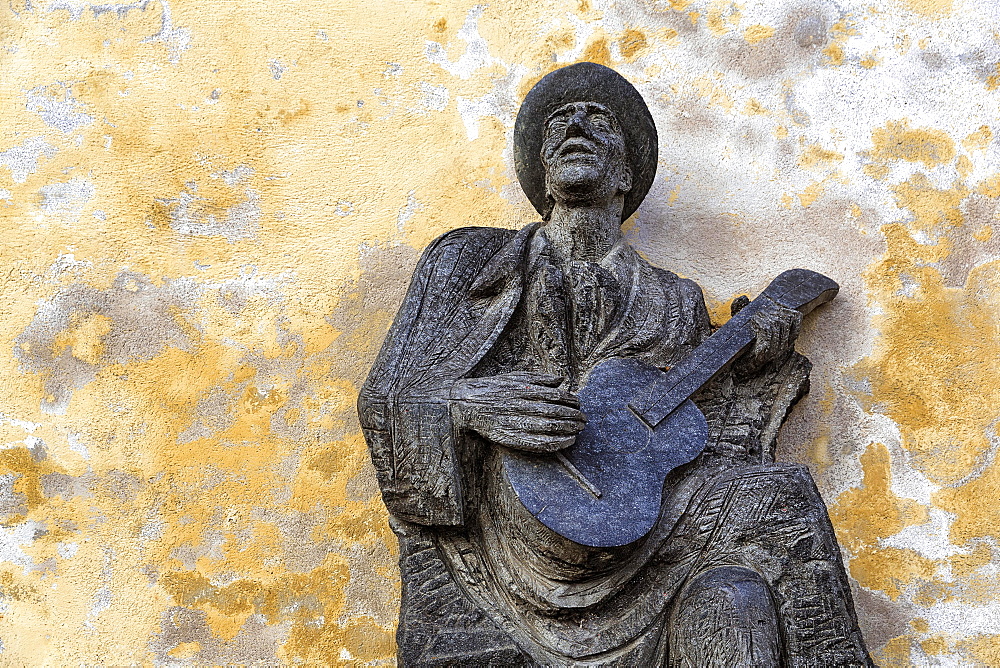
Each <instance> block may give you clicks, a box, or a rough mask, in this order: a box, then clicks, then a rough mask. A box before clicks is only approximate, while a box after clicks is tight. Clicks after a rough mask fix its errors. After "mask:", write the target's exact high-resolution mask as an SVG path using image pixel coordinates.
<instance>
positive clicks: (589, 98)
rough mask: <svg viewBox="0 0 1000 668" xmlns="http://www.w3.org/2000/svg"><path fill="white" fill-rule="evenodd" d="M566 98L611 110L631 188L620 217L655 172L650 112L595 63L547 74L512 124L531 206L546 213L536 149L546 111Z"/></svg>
mask: <svg viewBox="0 0 1000 668" xmlns="http://www.w3.org/2000/svg"><path fill="white" fill-rule="evenodd" d="M570 102H597V103H599V104H603V105H604V106H605V107H607V108H608V109H610V110H611V111H612V112H613V113H614V115H615V117H616V118H617V119H618V124H619V125H620V126H621V129H622V132H623V133H624V135H625V147H626V152H627V154H628V155H627V159H628V163H629V166H630V167H631V168H632V190H630V191H629V192H627V193H625V207H624V208H623V209H622V220H625V219H626V218H628V217H629V216H631V215H632V213H633V212H634V211H635V210H636V209H638V208H639V204H641V203H642V200H643V198H644V197H645V196H646V193H647V192H649V187H650V186H651V185H653V178H655V176H656V154H657V137H656V125H655V124H654V123H653V116H652V114H650V113H649V108H648V107H647V106H646V102H645V101H644V100H643V99H642V96H641V95H640V94H639V91H637V90H636V89H635V87H634V86H633V85H632V84H630V83H629V82H628V81H627V80H626V79H625V77H623V76H622V75H620V74H618V73H617V72H615V71H614V70H613V69H611V68H609V67H605V66H604V65H598V64H597V63H576V64H575V65H568V66H567V67H562V68H560V69H558V70H556V71H554V72H550V73H549V74H546V75H545V76H544V77H542V79H541V80H540V81H539V82H538V83H536V84H535V85H534V87H533V88H532V89H531V90H530V91H528V94H527V95H526V96H525V97H524V102H522V103H521V109H520V110H519V111H518V112H517V121H516V122H515V123H514V169H515V170H516V172H517V180H518V181H520V182H521V188H522V189H523V190H524V194H525V195H527V196H528V199H529V200H530V201H531V204H532V206H534V207H535V210H536V211H538V213H540V214H541V215H542V217H543V218H547V217H548V215H549V213H550V210H551V208H552V203H551V202H549V201H546V197H545V167H544V165H542V159H541V157H539V153H540V152H541V149H542V139H543V136H544V131H545V121H546V119H548V117H549V114H551V113H552V112H553V111H555V110H556V109H558V108H559V107H561V106H563V105H564V104H569V103H570Z"/></svg>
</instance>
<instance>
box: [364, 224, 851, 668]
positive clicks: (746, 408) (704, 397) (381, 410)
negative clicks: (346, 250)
mask: <svg viewBox="0 0 1000 668" xmlns="http://www.w3.org/2000/svg"><path fill="white" fill-rule="evenodd" d="M539 228H540V224H538V223H535V224H532V225H529V226H527V227H525V228H523V229H522V230H520V231H516V232H515V231H513V230H503V229H494V228H462V229H458V230H454V231H452V232H449V233H447V234H445V235H443V236H442V237H440V238H438V239H437V240H436V241H435V242H434V243H432V244H431V246H429V247H428V248H427V250H426V251H425V252H424V254H423V256H422V258H421V260H420V262H419V264H418V266H417V268H416V270H415V272H414V276H413V280H412V283H411V285H410V288H409V291H408V292H407V295H406V297H405V299H404V301H403V304H402V306H401V307H400V310H399V313H398V314H397V316H396V319H395V321H394V322H393V325H392V327H391V328H390V330H389V333H388V335H387V337H386V340H385V343H384V345H383V347H382V350H381V352H380V353H379V356H378V358H377V360H376V362H375V364H374V366H373V368H372V370H371V373H370V375H369V377H368V380H367V382H366V383H365V385H364V387H363V389H362V391H361V394H360V398H359V402H358V408H359V415H360V418H361V426H362V429H363V430H364V434H365V438H366V440H367V442H368V445H369V447H370V450H371V455H372V461H373V462H374V465H375V468H376V472H377V475H378V480H379V485H380V487H381V490H382V495H383V498H384V500H385V504H386V506H387V508H388V509H389V511H390V513H391V515H392V517H393V529H394V531H395V532H396V534H397V536H398V537H399V539H400V548H401V549H400V552H401V557H400V565H401V570H402V572H403V609H402V614H401V619H400V625H399V631H398V636H397V641H398V643H399V652H400V659H401V661H402V663H403V664H404V665H409V664H414V665H423V664H434V663H440V662H443V663H446V664H449V665H452V664H455V663H456V662H460V661H459V659H461V661H465V662H468V661H470V660H471V661H473V663H476V662H478V663H479V664H482V665H485V664H487V663H498V664H503V665H515V664H521V663H534V664H541V665H570V664H574V665H602V666H603V665H622V666H626V665H665V664H666V662H667V661H668V655H670V654H671V651H673V655H674V661H676V659H677V657H678V656H679V653H678V649H677V647H679V641H676V642H675V641H673V640H671V638H670V610H671V605H672V601H674V600H676V599H677V597H681V598H683V588H684V584H685V583H686V582H688V581H689V580H690V579H691V578H692V577H694V576H696V575H697V574H698V573H702V572H706V570H708V569H711V568H713V567H717V566H720V565H722V566H726V565H736V566H740V567H748V568H750V569H751V570H754V571H756V572H759V573H761V575H763V576H765V577H766V579H767V580H768V582H769V585H770V586H771V587H772V588H773V591H774V598H775V600H776V604H777V606H778V609H779V611H780V618H781V620H780V621H781V627H782V638H783V642H784V645H785V647H784V652H785V656H786V658H787V659H788V663H789V665H803V666H806V665H831V666H833V665H869V664H868V663H867V654H866V653H865V650H864V645H863V642H862V640H861V636H860V632H859V631H858V629H857V621H856V618H855V615H854V610H853V604H852V603H851V596H850V590H849V587H848V585H847V580H846V575H845V574H844V572H843V566H842V564H841V562H840V556H839V551H838V548H837V545H836V540H835V538H834V536H833V532H832V527H831V526H830V522H829V518H828V516H827V513H826V508H825V505H824V504H823V502H822V500H821V499H820V497H819V494H818V492H817V491H816V488H815V485H814V483H813V482H812V479H811V477H810V476H809V474H808V472H807V471H806V470H805V469H804V468H803V467H799V466H793V465H780V464H774V463H773V447H774V441H775V437H776V434H777V430H778V427H780V425H781V423H782V421H783V420H784V418H785V416H786V415H787V413H788V411H789V410H790V409H791V407H792V405H793V404H794V403H795V401H797V400H798V398H799V397H800V396H801V395H802V394H804V393H805V391H806V390H807V388H808V372H809V367H810V365H809V363H808V361H807V360H806V359H805V358H804V357H802V356H801V355H798V354H795V353H793V354H792V355H791V357H790V358H788V359H787V360H782V361H780V362H777V363H775V364H772V365H770V366H768V367H767V368H764V369H762V370H761V371H760V372H758V373H757V374H755V375H754V376H753V377H752V378H746V379H739V378H735V377H734V376H733V374H723V375H722V376H721V377H720V378H719V379H717V380H716V381H713V383H712V384H710V385H709V386H708V387H706V388H705V389H704V390H703V391H702V392H701V393H700V394H699V395H698V396H696V397H695V401H696V403H697V404H698V405H699V407H700V408H701V410H702V412H703V413H704V414H705V416H706V418H707V420H708V423H709V439H708V444H707V446H706V449H705V452H704V453H703V454H702V455H701V456H700V457H699V458H698V459H697V460H696V461H695V462H692V464H690V465H688V466H687V467H684V468H683V469H679V470H678V471H676V472H675V474H671V477H670V478H668V480H667V484H666V485H665V492H664V499H663V509H662V511H661V518H660V520H659V522H658V523H657V525H656V527H654V529H653V530H652V531H651V532H650V534H649V535H648V536H647V537H646V538H644V539H642V540H641V541H638V542H637V543H636V544H632V545H630V546H625V547H624V548H615V549H614V550H611V551H608V550H604V551H601V550H596V549H590V548H583V547H582V546H578V545H576V544H575V543H572V542H571V541H568V540H565V539H562V538H561V537H559V536H558V535H556V534H554V532H550V531H549V530H548V529H546V528H545V527H543V526H542V525H541V524H539V523H537V521H536V520H534V518H531V517H530V516H529V515H527V513H526V511H525V509H524V508H523V507H522V506H521V505H520V503H519V502H518V501H517V500H516V497H513V496H512V494H511V493H510V490H509V489H507V488H506V486H505V485H503V482H502V478H501V476H500V474H499V459H498V457H499V455H498V451H499V448H498V447H497V446H494V445H492V444H489V443H487V442H485V440H484V439H482V438H480V437H478V436H477V435H475V434H470V433H460V432H459V430H457V429H456V428H455V427H454V425H453V423H452V420H451V415H450V409H449V392H450V389H451V387H452V385H453V384H454V383H455V381H456V380H458V379H459V378H463V377H465V376H467V375H479V376H489V375H494V374H496V373H503V372H505V371H510V370H513V369H517V370H530V371H537V372H540V373H549V374H554V375H560V376H568V377H570V384H571V386H572V387H573V388H574V389H576V388H577V387H578V383H579V382H581V380H582V379H581V378H573V377H572V376H573V373H574V371H573V367H574V364H569V363H567V359H566V358H567V357H568V356H569V353H568V352H567V351H572V356H574V357H575V359H576V362H577V364H576V365H575V366H580V365H581V364H582V366H583V367H584V368H589V366H590V365H592V364H593V363H596V362H597V361H599V360H600V359H602V358H605V357H607V356H621V357H631V358H638V359H643V360H644V361H647V362H649V363H651V364H653V365H655V366H665V365H670V364H674V363H676V361H678V360H679V359H681V358H683V357H684V356H686V355H687V354H689V353H690V352H691V350H693V349H694V348H695V347H696V346H697V345H698V344H699V343H700V342H701V341H703V340H704V339H705V337H707V336H708V335H709V334H710V332H711V326H710V323H709V319H708V315H707V312H706V310H705V305H704V300H703V297H702V294H701V290H700V288H698V286H697V285H696V284H694V283H693V282H692V281H688V280H685V279H680V278H678V277H677V276H675V275H674V274H671V273H670V272H667V271H665V270H662V269H658V268H654V267H651V266H650V265H649V264H648V263H646V262H645V261H644V260H642V259H641V258H639V257H638V255H637V254H635V251H633V250H632V249H631V248H629V247H627V245H624V244H623V245H622V246H623V247H622V248H618V249H616V250H615V251H613V252H618V253H620V255H619V256H618V257H617V258H615V259H616V261H615V262H614V263H612V265H613V267H617V268H621V267H624V268H626V270H623V271H618V270H616V271H617V275H612V274H613V273H614V272H607V271H605V270H604V269H603V268H602V267H600V266H596V265H595V266H591V267H582V268H581V274H580V276H582V278H580V280H579V281H578V280H577V278H578V277H576V276H575V275H574V276H570V275H566V276H559V277H558V280H559V281H561V282H560V285H561V286H562V288H560V289H559V290H556V289H554V288H552V287H551V286H549V282H550V278H551V277H550V276H549V274H550V273H552V271H555V270H553V269H550V268H549V266H548V265H547V263H546V260H545V243H547V242H545V241H544V234H538V233H537V232H538V231H539ZM609 255H610V254H609ZM552 280H555V279H552ZM577 283H581V285H577ZM567 292H568V293H569V294H568V296H566V300H567V301H570V300H573V301H575V302H578V303H579V304H582V305H583V306H582V307H580V308H577V309H576V310H577V311H580V313H576V314H574V307H573V305H567V304H558V303H553V299H555V301H558V300H559V299H561V298H562V297H559V295H563V294H565V293H567ZM526 297H530V299H528V298H526ZM601 299H606V300H608V302H615V303H617V304H618V306H617V313H615V308H614V304H612V306H611V307H610V308H604V307H602V308H587V304H588V300H591V301H593V300H598V301H599V300H601ZM594 303H596V302H594ZM526 304H528V305H530V306H526ZM604 306H607V304H604ZM525 309H528V310H527V311H526V310H525ZM586 312H596V313H611V314H612V315H611V316H607V317H603V319H602V317H597V318H594V317H588V316H587V315H586ZM559 314H562V315H559ZM560 318H562V324H561V325H560V324H558V323H553V322H549V321H550V320H552V321H557V320H560ZM564 339H573V340H564ZM525 365H527V366H525ZM748 545H756V546H757V547H755V548H754V549H751V550H748V547H747V546H748ZM748 553H752V554H757V555H759V561H760V563H752V564H749V563H745V561H746V559H745V555H746V554H748ZM671 643H673V644H674V645H675V649H674V650H670V648H669V647H670V645H671ZM716 644H718V643H716ZM470 648H476V649H474V650H471V649H470ZM476 651H481V654H479V655H475V652H476ZM699 651H701V650H699V649H698V648H697V647H695V648H687V649H686V650H684V652H685V656H686V660H687V661H688V662H689V663H690V665H704V664H705V663H708V655H705V656H702V657H701V658H699V655H698V652H699ZM704 651H706V652H713V651H716V650H715V649H713V648H712V646H711V645H710V644H709V645H706V646H705V648H704ZM470 652H471V654H470ZM473 656H476V658H475V660H473V658H472V657H473ZM449 657H451V658H449ZM793 658H794V659H795V660H792V659H793ZM716 659H717V657H716ZM733 660H734V661H736V662H737V663H738V662H739V657H738V656H736V655H734V658H733ZM449 662H450V663H449ZM692 662H693V663H692ZM671 665H672V664H671ZM678 665H681V664H678ZM683 665H687V664H683Z"/></svg>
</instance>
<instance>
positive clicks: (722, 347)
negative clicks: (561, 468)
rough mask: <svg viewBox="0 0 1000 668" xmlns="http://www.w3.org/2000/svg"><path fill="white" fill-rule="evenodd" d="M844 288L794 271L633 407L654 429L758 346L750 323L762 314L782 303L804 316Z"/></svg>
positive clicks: (637, 399) (779, 279)
mask: <svg viewBox="0 0 1000 668" xmlns="http://www.w3.org/2000/svg"><path fill="white" fill-rule="evenodd" d="M838 290H839V286H838V285H837V284H836V283H835V282H834V281H833V280H831V279H829V278H827V277H826V276H824V275H822V274H819V273H817V272H815V271H810V270H808V269H789V270H788V271H785V272H783V273H782V274H781V275H779V276H778V277H777V278H775V279H774V280H773V281H771V284H770V285H768V286H767V288H766V289H765V290H764V292H763V293H761V295H760V296H759V297H757V299H755V300H753V301H752V302H750V303H749V304H747V305H746V306H745V307H744V308H743V309H742V310H741V311H740V312H739V313H737V314H736V315H734V316H733V317H732V318H730V319H729V322H727V323H726V324H725V325H723V326H722V327H720V328H719V330H718V331H717V332H716V333H715V334H713V335H712V336H710V337H709V338H708V339H707V340H706V341H705V342H704V343H702V344H701V345H700V346H698V347H697V348H695V350H694V352H692V353H691V354H690V355H688V356H687V357H686V358H685V359H684V360H683V361H681V362H680V363H679V364H677V366H675V367H673V368H672V369H670V370H669V371H667V372H664V374H663V377H662V379H661V380H659V381H658V382H656V383H654V384H653V385H652V386H651V387H650V388H649V390H648V391H646V392H644V393H643V394H642V395H641V396H636V397H634V398H633V399H632V401H630V402H629V408H631V409H632V410H633V411H634V412H635V413H636V415H638V416H639V418H640V419H642V421H643V422H645V423H646V424H647V425H649V426H650V427H656V425H658V424H660V422H662V421H663V419H664V418H665V417H667V416H668V415H669V414H670V413H671V412H673V411H674V409H676V408H677V407H678V406H680V405H681V404H682V403H684V401H685V400H686V399H688V398H690V397H691V395H692V394H694V393H695V392H697V391H698V390H700V389H701V388H702V387H704V386H705V384H706V383H708V381H710V380H712V378H713V377H715V375H716V374H717V373H719V372H720V371H722V369H724V368H725V367H726V365H727V364H729V363H730V362H732V361H733V360H734V359H736V358H737V357H738V356H739V355H741V354H742V353H743V352H745V351H746V350H748V349H749V348H750V346H751V345H753V342H754V338H755V336H756V335H755V334H754V331H753V329H752V328H751V327H750V319H751V318H752V317H753V316H754V314H755V313H757V312H758V311H760V310H761V309H763V308H765V307H767V306H772V305H774V304H777V305H779V306H782V307H784V308H790V309H795V310H797V311H799V312H800V313H802V314H803V315H805V314H806V313H809V312H810V311H812V310H813V309H814V308H816V307H817V306H819V305H820V304H824V303H826V302H828V301H830V300H831V299H833V298H834V297H835V296H836V295H837V291H838Z"/></svg>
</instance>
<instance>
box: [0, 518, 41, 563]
mask: <svg viewBox="0 0 1000 668" xmlns="http://www.w3.org/2000/svg"><path fill="white" fill-rule="evenodd" d="M45 533H46V531H45V525H44V524H42V523H41V522H38V521H35V520H27V521H25V522H20V523H19V524H15V525H14V526H11V527H5V526H0V561H5V562H7V563H11V564H15V565H17V566H23V567H24V572H26V573H27V572H28V570H30V569H31V567H32V566H33V565H34V564H35V562H34V561H33V560H32V559H31V557H29V556H28V555H27V554H26V553H25V552H24V550H22V549H21V548H22V547H24V546H25V545H31V544H32V543H34V542H35V538H36V537H38V536H41V535H44V534H45Z"/></svg>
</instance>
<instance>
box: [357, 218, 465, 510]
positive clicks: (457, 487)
mask: <svg viewBox="0 0 1000 668" xmlns="http://www.w3.org/2000/svg"><path fill="white" fill-rule="evenodd" d="M477 241H478V239H477V238H476V235H475V234H473V233H471V232H470V231H469V230H468V229H467V228H463V229H460V230H454V231H452V232H449V233H447V234H445V235H443V236H441V237H439V238H438V239H437V240H435V241H434V242H433V243H432V244H431V245H430V246H428V247H427V249H426V250H425V251H424V253H423V255H422V256H421V258H420V261H419V262H418V263H417V267H416V269H415V270H414V273H413V278H412V279H411V281H410V287H409V289H408V290H407V293H406V296H405V297H404V299H403V303H402V304H401V305H400V308H399V311H398V312H397V314H396V317H395V319H394V320H393V323H392V325H391V326H390V328H389V331H388V333H387V334H386V338H385V342H384V343H383V345H382V349H381V351H380V352H379V355H378V357H377V359H376V360H375V363H374V365H373V366H372V369H371V372H370V373H369V375H368V379H367V380H366V382H365V384H364V386H363V387H362V389H361V392H360V394H359V397H358V416H359V419H360V422H361V428H362V431H363V432H364V435H365V440H366V441H367V443H368V447H369V450H370V452H371V456H372V461H373V463H374V465H375V470H376V473H377V476H378V480H379V486H380V487H381V490H382V497H383V499H384V501H385V504H386V507H387V508H388V509H389V511H390V512H391V513H392V514H393V515H395V516H397V517H399V518H401V519H404V520H408V521H412V522H416V523H418V524H426V525H445V526H451V525H459V524H461V523H462V488H461V480H460V472H459V470H458V464H457V461H456V456H455V438H456V434H455V430H454V428H453V425H452V421H451V416H450V414H449V406H448V394H449V391H450V387H451V385H452V383H453V382H454V381H455V379H456V377H457V374H459V373H460V370H458V369H455V368H453V367H454V365H453V364H449V359H450V358H449V356H448V352H449V350H448V348H449V344H452V345H453V344H454V341H453V339H454V332H455V331H456V330H461V329H463V328H466V329H467V323H466V322H464V320H463V318H462V316H463V315H466V314H464V313H463V312H462V310H461V309H456V308H449V306H450V305H454V304H456V303H458V302H459V301H460V300H465V299H467V294H466V293H467V288H468V285H467V283H468V282H470V281H471V279H472V278H473V277H474V273H473V274H470V271H469V268H468V267H467V266H466V265H468V262H467V261H466V260H467V254H466V253H467V251H469V250H473V251H475V250H476V249H475V248H472V249H469V248H468V246H469V245H470V244H473V245H474V244H476V242H477ZM463 279H464V280H463ZM466 319H467V318H466Z"/></svg>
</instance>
